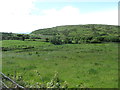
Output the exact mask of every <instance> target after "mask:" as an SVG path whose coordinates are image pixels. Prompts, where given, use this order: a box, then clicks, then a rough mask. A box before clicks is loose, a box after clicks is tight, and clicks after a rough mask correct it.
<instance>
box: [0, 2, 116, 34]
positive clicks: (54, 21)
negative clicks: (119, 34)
mask: <svg viewBox="0 0 120 90" xmlns="http://www.w3.org/2000/svg"><path fill="white" fill-rule="evenodd" d="M34 1H36V0H2V1H0V13H1V15H0V31H1V32H15V33H16V32H23V33H24V32H31V31H33V30H36V29H39V28H49V27H54V26H59V25H72V24H110V25H117V23H118V11H117V10H110V11H100V12H99V11H98V12H94V13H87V14H82V13H81V12H80V9H79V8H75V7H73V6H65V7H63V8H62V9H60V10H57V9H55V8H53V9H49V10H43V11H41V12H42V13H43V14H42V15H32V14H30V13H31V10H32V9H34V8H35V7H34V4H33V2H34Z"/></svg>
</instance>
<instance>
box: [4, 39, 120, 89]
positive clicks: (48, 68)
mask: <svg viewBox="0 0 120 90" xmlns="http://www.w3.org/2000/svg"><path fill="white" fill-rule="evenodd" d="M2 49H3V52H2V72H3V73H4V74H5V75H9V74H12V75H14V74H15V72H16V74H17V75H22V76H23V80H24V81H25V82H26V83H27V84H30V85H32V84H35V83H36V82H39V83H43V82H49V81H50V80H51V78H52V77H53V76H54V74H55V72H58V75H59V79H60V82H61V83H63V82H64V81H66V82H67V83H68V87H70V88H74V87H78V86H80V85H83V86H85V87H89V88H118V44H117V43H96V44H92V43H83V44H63V45H54V44H51V43H49V42H42V41H39V40H36V41H27V40H25V41H22V40H3V41H2ZM36 71H38V72H39V73H40V76H41V77H40V76H38V74H37V73H36Z"/></svg>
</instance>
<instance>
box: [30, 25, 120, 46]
mask: <svg viewBox="0 0 120 90" xmlns="http://www.w3.org/2000/svg"><path fill="white" fill-rule="evenodd" d="M31 34H36V35H49V36H53V38H49V37H48V38H49V41H50V42H52V43H53V44H64V43H75V44H78V43H83V42H84V43H101V42H120V36H119V32H118V26H112V25H100V24H89V25H67V26H57V27H53V28H46V29H39V30H36V31H33V32H32V33H31ZM57 41H59V42H57Z"/></svg>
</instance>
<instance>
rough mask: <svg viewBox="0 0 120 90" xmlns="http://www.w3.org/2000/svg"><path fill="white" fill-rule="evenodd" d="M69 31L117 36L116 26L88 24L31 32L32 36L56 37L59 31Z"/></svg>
mask: <svg viewBox="0 0 120 90" xmlns="http://www.w3.org/2000/svg"><path fill="white" fill-rule="evenodd" d="M66 30H68V31H70V33H73V32H74V33H75V32H78V33H80V34H92V33H93V32H94V31H96V32H98V33H99V32H101V33H100V34H103V33H104V34H117V33H118V26H113V25H102V24H88V25H66V26H56V27H53V28H46V29H38V30H35V31H33V32H32V34H42V35H56V34H57V33H60V32H61V31H66Z"/></svg>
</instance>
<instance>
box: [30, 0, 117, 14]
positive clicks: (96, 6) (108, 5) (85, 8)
mask: <svg viewBox="0 0 120 90" xmlns="http://www.w3.org/2000/svg"><path fill="white" fill-rule="evenodd" d="M34 5H35V7H36V8H39V10H43V9H50V8H51V9H52V8H55V9H57V10H59V9H61V8H63V7H64V6H73V7H76V8H79V9H80V10H81V12H82V13H89V12H96V11H102V10H110V9H117V8H118V6H117V5H118V3H116V2H35V3H34ZM32 14H38V12H37V11H36V12H35V11H34V10H33V12H32Z"/></svg>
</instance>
